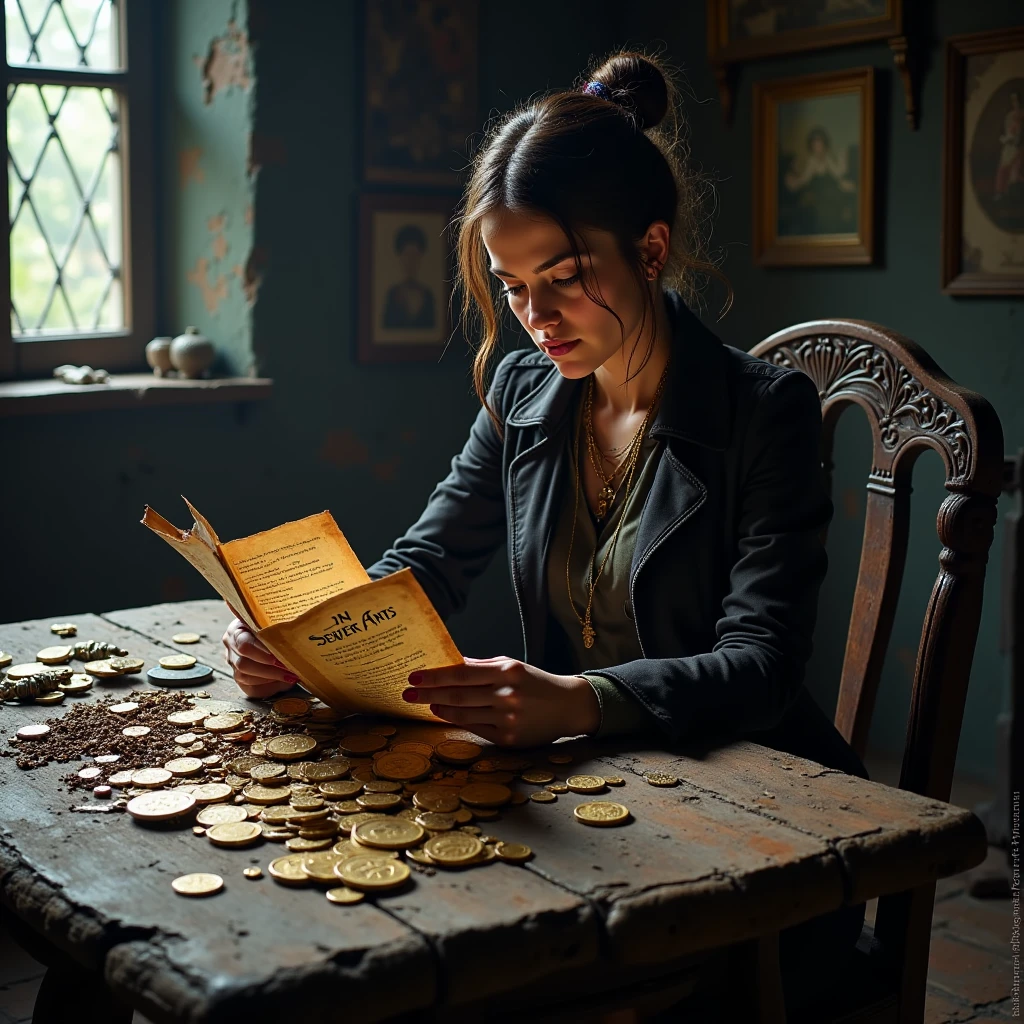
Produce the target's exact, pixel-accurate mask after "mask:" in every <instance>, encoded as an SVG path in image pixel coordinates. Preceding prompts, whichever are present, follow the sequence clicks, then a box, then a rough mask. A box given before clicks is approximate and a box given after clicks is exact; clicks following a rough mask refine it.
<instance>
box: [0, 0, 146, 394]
mask: <svg viewBox="0 0 1024 1024" xmlns="http://www.w3.org/2000/svg"><path fill="white" fill-rule="evenodd" d="M114 13H115V15H116V16H117V18H118V21H119V24H118V38H119V46H120V49H121V66H122V69H121V70H120V71H96V70H94V69H92V68H86V69H83V70H81V71H78V70H71V69H68V68H53V67H49V66H47V65H43V64H29V65H20V64H19V65H11V64H8V63H7V25H6V19H0V52H2V53H3V54H4V59H3V60H2V61H0V75H2V76H3V91H4V98H5V107H4V109H5V112H6V97H7V88H8V86H9V85H13V84H17V85H21V84H29V85H33V84H34V85H68V86H74V85H82V86H94V87H98V88H107V89H112V90H113V91H114V92H115V94H116V95H117V97H118V109H119V123H120V131H121V139H120V152H121V231H122V237H121V282H122V294H123V295H124V306H125V323H126V324H127V326H126V327H125V328H124V329H122V330H118V331H104V332H90V333H88V334H53V335H48V336H46V337H30V338H26V339H24V340H21V339H16V338H15V337H14V336H13V332H12V331H11V262H10V261H11V246H10V212H9V210H8V242H7V245H5V246H0V302H2V304H3V306H4V307H5V308H6V309H7V314H6V316H5V322H4V326H3V327H2V328H0V380H3V379H11V378H22V377H46V376H49V375H50V374H51V373H52V371H53V368H54V367H55V366H59V365H60V364H61V363H75V364H78V365H81V364H82V363H88V364H89V365H90V366H96V367H102V368H103V369H106V370H111V371H117V370H133V369H139V368H143V367H144V366H145V345H146V342H147V341H149V340H150V338H152V337H153V334H154V327H155V322H156V256H155V248H156V239H157V233H156V209H155V196H154V188H153V174H154V165H155V161H154V146H155V142H156V139H155V134H154V123H155V120H156V107H155V90H154V70H153V66H154V60H153V57H154V49H155V48H154V35H153V30H154V13H153V9H152V5H151V3H150V2H149V0H114ZM50 16H51V17H52V15H50ZM3 135H4V159H3V160H2V161H0V193H2V194H3V195H4V196H5V197H7V196H9V194H10V191H9V189H10V186H9V181H8V155H7V121H6V114H5V119H4V132H3Z"/></svg>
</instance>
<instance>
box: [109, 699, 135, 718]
mask: <svg viewBox="0 0 1024 1024" xmlns="http://www.w3.org/2000/svg"><path fill="white" fill-rule="evenodd" d="M107 710H108V711H109V712H110V713H111V714H112V715H130V714H132V713H133V712H135V711H138V710H139V705H138V704H136V703H135V701H133V700H123V701H121V703H120V704H111V705H110V707H108V708H107Z"/></svg>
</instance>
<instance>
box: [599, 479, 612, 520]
mask: <svg viewBox="0 0 1024 1024" xmlns="http://www.w3.org/2000/svg"><path fill="white" fill-rule="evenodd" d="M614 497H615V491H614V490H613V488H612V485H611V484H605V485H604V486H603V487H602V488H601V490H599V491H598V492H597V511H596V512H595V513H594V515H595V516H596V517H597V520H598V522H600V521H601V520H602V519H604V517H605V513H607V511H608V506H609V505H610V504H611V502H612V499H613V498H614Z"/></svg>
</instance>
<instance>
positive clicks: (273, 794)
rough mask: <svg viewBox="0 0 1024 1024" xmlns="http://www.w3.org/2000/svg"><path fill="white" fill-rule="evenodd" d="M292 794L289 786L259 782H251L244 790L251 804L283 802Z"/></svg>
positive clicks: (243, 792)
mask: <svg viewBox="0 0 1024 1024" xmlns="http://www.w3.org/2000/svg"><path fill="white" fill-rule="evenodd" d="M228 788H229V789H230V788H231V787H230V786H229V787H228ZM291 795H292V791H291V789H290V788H289V787H288V786H261V785H260V784H259V783H258V782H250V783H249V785H248V786H246V787H245V788H244V789H243V790H242V796H244V797H245V799H246V800H248V801H249V803H251V804H283V803H287V802H288V800H290V799H291Z"/></svg>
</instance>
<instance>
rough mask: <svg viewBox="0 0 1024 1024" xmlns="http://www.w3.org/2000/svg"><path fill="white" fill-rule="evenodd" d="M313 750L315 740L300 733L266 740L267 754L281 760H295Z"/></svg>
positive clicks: (314, 748)
mask: <svg viewBox="0 0 1024 1024" xmlns="http://www.w3.org/2000/svg"><path fill="white" fill-rule="evenodd" d="M313 750H316V740H315V739H313V737H312V736H304V735H302V734H301V733H292V734H291V735H288V736H275V737H274V738H273V739H272V740H267V754H268V755H269V756H270V757H276V758H278V759H279V760H281V761H297V760H298V759H299V758H300V757H302V756H304V755H305V754H308V753H310V752H311V751H313Z"/></svg>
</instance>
